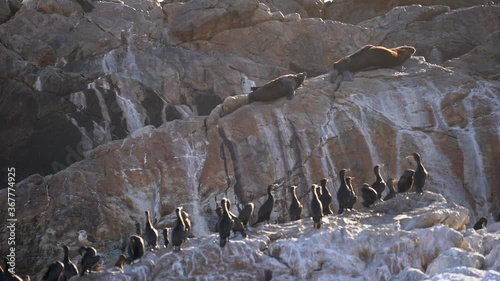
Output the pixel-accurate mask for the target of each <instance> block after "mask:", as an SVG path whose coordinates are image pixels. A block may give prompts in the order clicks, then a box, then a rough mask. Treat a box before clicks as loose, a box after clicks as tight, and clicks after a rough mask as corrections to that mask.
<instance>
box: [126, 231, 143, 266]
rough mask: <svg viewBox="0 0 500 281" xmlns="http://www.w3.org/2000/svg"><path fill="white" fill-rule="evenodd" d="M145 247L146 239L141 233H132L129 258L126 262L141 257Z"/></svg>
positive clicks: (128, 252)
mask: <svg viewBox="0 0 500 281" xmlns="http://www.w3.org/2000/svg"><path fill="white" fill-rule="evenodd" d="M144 248H145V247H144V239H142V237H141V236H139V235H131V236H130V237H129V238H128V246H127V254H128V258H127V260H126V262H127V263H128V264H130V263H132V262H133V261H135V260H138V259H140V258H141V257H142V256H143V255H144Z"/></svg>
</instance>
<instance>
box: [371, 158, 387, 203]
mask: <svg viewBox="0 0 500 281" xmlns="http://www.w3.org/2000/svg"><path fill="white" fill-rule="evenodd" d="M383 166H384V165H383V164H377V165H375V167H373V173H375V176H376V177H377V179H376V180H375V182H374V183H373V184H372V188H373V189H375V191H376V192H377V198H378V199H381V198H382V192H384V190H385V181H384V179H383V178H382V176H381V175H380V167H383Z"/></svg>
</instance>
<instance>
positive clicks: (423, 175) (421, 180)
mask: <svg viewBox="0 0 500 281" xmlns="http://www.w3.org/2000/svg"><path fill="white" fill-rule="evenodd" d="M409 157H412V158H413V159H414V160H415V161H416V162H417V169H415V174H413V185H414V186H415V191H416V192H417V193H422V192H423V191H424V186H425V181H426V179H427V170H426V169H425V167H424V165H423V164H422V161H421V158H420V154H418V153H416V152H414V153H412V154H410V155H408V156H406V158H409Z"/></svg>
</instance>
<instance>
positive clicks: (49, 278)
mask: <svg viewBox="0 0 500 281" xmlns="http://www.w3.org/2000/svg"><path fill="white" fill-rule="evenodd" d="M63 271H64V264H63V263H62V262H60V261H55V262H53V263H51V264H50V265H49V267H48V268H47V271H46V272H45V274H44V275H43V277H42V281H58V280H59V279H60V278H62V276H63ZM6 272H8V273H10V272H9V271H8V270H6ZM6 277H7V278H6V279H5V280H9V281H10V280H22V279H21V278H19V277H18V278H19V279H12V278H9V277H8V276H6Z"/></svg>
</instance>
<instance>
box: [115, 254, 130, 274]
mask: <svg viewBox="0 0 500 281" xmlns="http://www.w3.org/2000/svg"><path fill="white" fill-rule="evenodd" d="M126 260H127V258H126V257H125V255H120V256H119V257H118V260H117V261H116V263H115V266H116V267H117V268H119V269H120V270H121V271H122V272H123V266H124V265H125V261H126Z"/></svg>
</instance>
